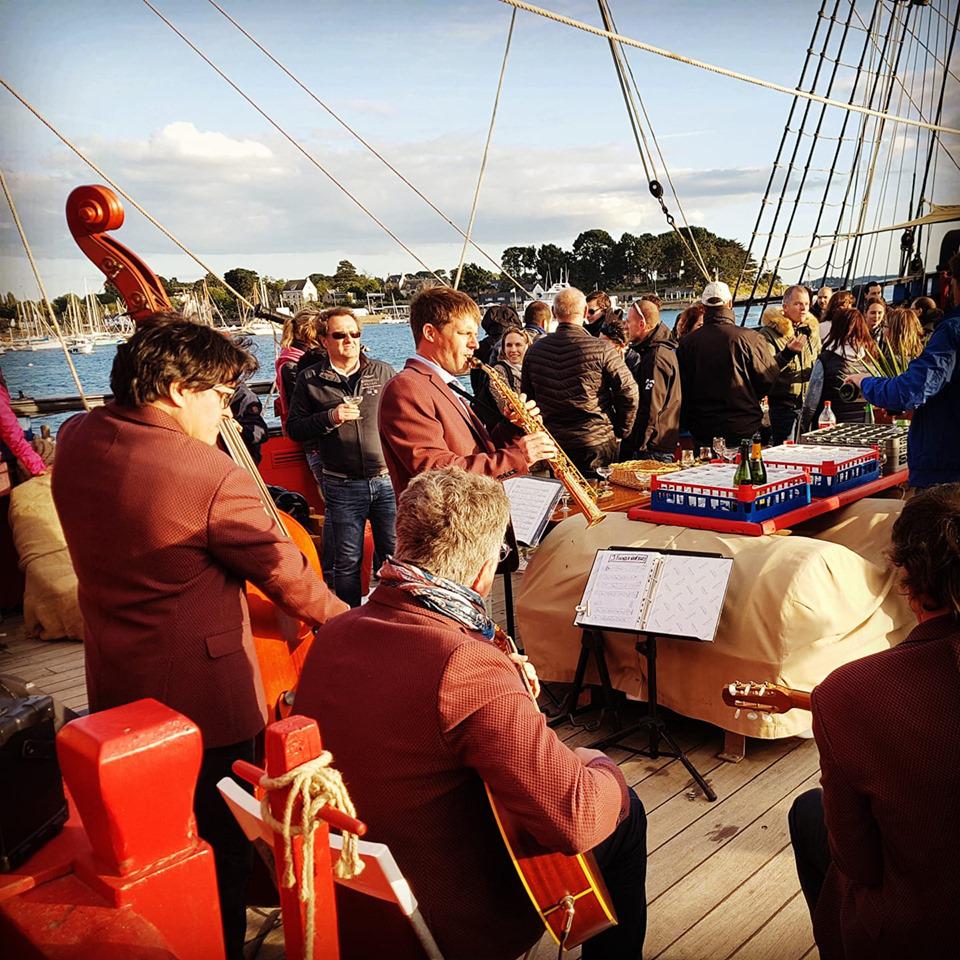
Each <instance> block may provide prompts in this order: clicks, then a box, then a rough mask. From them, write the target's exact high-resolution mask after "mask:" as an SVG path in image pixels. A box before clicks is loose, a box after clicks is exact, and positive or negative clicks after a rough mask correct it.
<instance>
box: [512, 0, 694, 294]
mask: <svg viewBox="0 0 960 960" xmlns="http://www.w3.org/2000/svg"><path fill="white" fill-rule="evenodd" d="M598 2H599V5H600V15H601V16H602V17H603V22H604V23H605V24H606V25H607V26H609V27H611V28H612V29H613V30H614V31H615V30H616V24H615V23H614V20H613V14H612V13H611V12H610V8H609V6H608V5H607V2H606V0H598ZM514 13H516V10H514ZM610 53H611V54H612V55H613V65H614V67H615V69H616V71H617V81H618V82H619V84H620V92H621V93H622V94H623V102H624V104H625V106H626V108H627V117H628V119H629V121H630V127H631V129H632V130H633V139H634V141H635V142H636V144H637V151H638V153H639V154H640V162H641V163H642V164H643V172H644V173H645V174H646V177H647V182H648V184H649V189H650V193H651V194H652V195H653V197H654V199H655V200H657V202H658V203H659V204H660V209H661V210H662V211H663V215H664V217H665V218H666V221H667V223H668V224H669V225H670V227H671V228H672V229H673V231H674V233H676V235H677V237H678V238H679V240H680V242H681V244H682V245H683V247H684V249H685V250H686V251H687V256H688V257H689V258H690V259H691V260H692V261H693V263H694V265H695V266H696V267H697V269H698V270H699V271H700V273H701V274H702V275H703V277H704V279H705V280H706V281H707V283H709V282H710V281H711V280H712V279H713V278H712V277H711V276H710V272H709V271H708V270H707V265H706V263H704V260H703V254H702V253H701V252H700V247H699V245H698V244H697V238H696V237H695V236H694V234H693V231H692V230H691V229H690V224H689V223H688V222H687V217H686V214H685V213H684V211H683V207H682V205H681V204H680V198H679V196H678V194H677V188H676V187H675V186H674V183H673V178H672V177H671V176H670V170H669V169H668V167H667V165H666V163H665V161H664V159H663V151H662V150H661V149H660V144H659V142H658V141H657V137H656V133H655V131H654V129H653V125H652V124H651V123H650V117H649V116H648V114H647V110H646V107H644V106H643V99H642V98H641V97H640V91H639V88H638V86H637V82H636V79H635V78H634V76H633V70H632V69H630V64H629V62H628V61H627V58H626V56H625V54H624V51H623V47H622V46H619V45H618V44H617V43H615V42H614V41H613V40H611V41H610ZM628 77H629V80H630V82H631V83H632V85H633V86H632V89H631V86H630V84H628V82H627V81H628ZM634 95H635V96H636V98H637V100H638V101H639V103H640V107H641V109H642V110H643V116H644V119H645V121H646V125H647V127H648V128H649V130H650V137H651V139H652V140H653V142H654V144H655V145H656V148H657V153H658V154H659V156H660V162H661V164H663V168H664V171H665V172H666V175H667V182H668V183H669V184H670V189H671V190H672V191H673V198H674V201H675V202H676V204H677V209H678V210H679V211H680V216H681V218H682V219H683V223H684V226H685V227H686V231H687V232H686V235H684V233H683V232H682V231H681V230H680V228H679V227H678V226H677V224H676V222H675V220H674V217H673V215H672V214H671V213H670V211H669V210H668V209H667V205H666V203H664V200H663V187H662V186H661V185H660V181H659V177H658V175H657V170H656V166H655V163H654V159H653V154H652V152H651V151H650V145H649V144H648V143H647V137H646V131H645V129H644V127H643V125H642V124H641V123H640V116H639V113H638V111H637V107H636V104H635V103H634V102H633V96H634Z"/></svg>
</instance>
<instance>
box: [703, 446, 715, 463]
mask: <svg viewBox="0 0 960 960" xmlns="http://www.w3.org/2000/svg"><path fill="white" fill-rule="evenodd" d="M712 459H713V449H712V448H711V447H701V448H700V462H701V463H709V462H710V461H711V460H712Z"/></svg>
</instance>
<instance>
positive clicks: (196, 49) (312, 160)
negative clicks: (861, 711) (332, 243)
mask: <svg viewBox="0 0 960 960" xmlns="http://www.w3.org/2000/svg"><path fill="white" fill-rule="evenodd" d="M141 2H142V3H143V5H144V6H145V7H147V9H148V10H150V11H152V12H153V13H154V14H156V16H157V17H158V18H159V19H160V20H162V21H163V22H164V23H165V24H166V25H167V26H168V27H169V28H170V29H171V30H172V31H173V32H174V33H175V34H176V35H177V36H178V37H179V38H180V39H181V40H182V41H183V42H184V43H185V44H186V45H187V46H188V47H190V49H191V50H193V52H194V53H195V54H196V55H197V56H198V57H200V59H201V60H203V61H204V63H206V64H207V65H208V66H209V67H210V68H211V69H212V70H213V71H214V73H216V74H217V75H218V76H219V77H220V78H221V79H222V80H224V81H225V82H226V83H227V84H228V85H229V86H230V87H232V88H233V89H234V90H235V91H236V92H237V93H238V94H240V96H241V97H243V99H244V100H246V101H247V103H249V104H250V106H251V107H253V109H254V110H256V111H257V113H259V114H260V116H261V117H263V119H264V120H266V121H267V123H269V124H270V126H272V127H273V128H274V129H275V130H276V131H277V132H278V133H279V134H280V135H281V136H282V137H284V138H285V139H286V140H287V141H289V142H290V144H291V145H292V146H293V147H295V148H296V149H297V150H298V151H299V152H300V153H301V154H303V156H304V157H306V159H307V160H309V161H310V163H312V164H313V165H314V166H315V167H316V168H317V169H318V170H319V171H320V172H321V173H322V174H323V175H324V176H325V177H326V178H327V179H328V180H329V181H330V182H331V183H332V184H333V185H334V186H335V187H337V189H338V190H340V192H341V193H343V194H344V195H345V196H347V197H348V198H349V199H350V200H352V201H353V203H354V204H356V206H358V207H359V208H360V209H361V210H362V211H363V212H364V213H365V214H366V215H367V216H368V217H370V219H371V220H373V222H374V223H375V224H376V225H377V226H378V227H380V229H381V230H383V231H384V233H386V234H387V236H389V237H390V238H391V239H392V240H393V241H394V242H395V243H396V244H397V245H398V246H399V247H401V249H403V250H404V252H406V253H407V254H409V255H410V256H411V257H412V258H413V259H414V260H416V262H417V263H419V264H420V266H421V267H423V269H424V270H426V271H427V273H429V274H430V276H432V277H434V278H436V279H437V280H438V281H439V282H440V283H441V284H443V286H445V287H446V286H449V284H448V283H447V281H446V280H444V279H443V277H441V276H439V275H438V274H437V273H436V272H435V271H434V270H431V269H430V267H428V266H427V265H426V263H424V261H423V260H421V259H420V257H418V256H417V254H415V253H414V252H413V250H411V249H410V247H408V246H407V245H406V244H405V243H404V242H403V241H402V240H401V239H400V238H399V237H398V236H397V235H396V234H395V233H394V232H393V231H392V230H391V229H390V228H389V227H388V226H387V225H386V224H385V223H384V222H383V221H382V220H381V219H380V218H379V217H377V215H376V214H375V213H374V212H373V211H372V210H370V208H369V207H367V206H366V205H365V204H364V203H363V202H362V201H361V200H360V199H358V198H357V197H355V196H354V195H353V194H352V193H351V192H350V191H349V190H348V189H347V187H346V186H344V184H343V183H341V182H340V181H339V180H338V179H337V178H336V177H335V176H334V175H333V174H332V173H331V172H330V171H329V170H327V168H326V167H324V166H323V164H322V163H320V161H319V160H318V159H317V158H316V157H315V156H314V155H313V154H312V153H310V151H309V150H307V148H306V147H304V146H303V145H302V144H301V143H300V142H299V141H298V140H297V139H296V138H295V137H294V136H293V135H292V134H290V133H288V132H287V131H286V129H284V128H283V127H282V126H281V125H280V124H279V123H277V121H276V120H274V119H273V117H271V116H270V114H268V113H267V112H266V110H264V109H263V108H262V107H261V106H260V105H259V104H258V103H257V102H256V101H255V100H254V99H253V98H252V97H250V96H249V95H248V94H247V93H245V92H244V91H243V90H242V89H241V88H240V87H239V86H238V85H237V84H236V83H235V82H234V81H233V80H231V79H230V77H228V76H227V75H226V73H224V72H223V70H221V69H220V67H218V66H217V65H216V64H215V63H214V62H213V61H212V60H211V59H210V58H209V57H208V56H207V55H206V54H205V53H204V52H203V51H202V50H201V49H200V48H199V47H198V46H197V45H196V44H195V43H194V42H193V41H192V40H191V39H190V38H189V37H187V35H186V34H185V33H183V31H181V30H180V29H179V28H178V27H177V26H176V25H175V24H174V23H173V22H172V21H170V20H169V19H167V17H165V16H164V15H163V14H162V13H161V12H160V11H159V10H158V9H157V8H156V7H155V6H154V5H153V4H152V3H151V2H150V0H141ZM244 302H245V303H249V301H247V300H246V298H244Z"/></svg>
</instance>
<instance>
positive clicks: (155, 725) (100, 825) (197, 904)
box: [0, 700, 224, 960]
mask: <svg viewBox="0 0 960 960" xmlns="http://www.w3.org/2000/svg"><path fill="white" fill-rule="evenodd" d="M57 752H58V755H59V758H60V767H61V769H62V771H63V776H64V780H65V782H66V786H67V788H68V791H69V794H70V796H71V798H72V800H73V805H74V808H75V810H76V811H77V812H79V814H80V817H81V818H82V821H83V828H84V830H83V833H84V834H85V837H82V836H81V837H80V838H79V839H80V840H81V841H82V842H77V838H76V831H75V830H74V837H73V839H72V840H71V835H70V830H69V825H68V830H66V831H65V832H64V834H63V835H62V836H61V837H58V838H56V839H55V840H53V841H52V842H51V843H50V844H49V845H48V846H47V847H45V848H44V849H43V850H41V851H40V852H39V853H38V854H37V855H36V856H35V857H34V858H33V860H35V861H37V866H38V867H39V866H41V865H42V864H43V862H44V860H45V859H51V858H56V857H57V855H58V854H57V845H58V844H61V843H62V845H63V852H64V853H65V854H66V859H65V860H64V869H63V870H62V873H60V876H59V879H52V880H51V881H50V882H44V879H43V878H42V875H41V874H40V873H39V870H36V871H35V872H34V877H35V878H36V883H35V884H34V885H33V889H28V890H27V892H25V893H22V894H20V895H16V896H14V897H12V898H11V899H9V900H8V901H6V902H5V903H3V905H2V912H3V917H2V918H0V919H2V921H3V922H5V923H8V924H9V925H10V929H11V930H13V931H15V933H16V936H17V943H16V944H14V949H13V952H12V954H8V955H11V956H16V957H52V956H56V957H62V958H67V957H69V958H71V960H80V958H91V960H93V958H99V957H103V956H106V955H107V954H106V953H105V952H104V951H105V950H108V949H109V950H113V951H116V953H115V955H117V956H124V957H131V958H134V957H153V958H161V957H169V958H177V960H222V958H223V956H224V948H223V935H222V932H221V925H220V906H219V900H218V897H217V881H216V873H215V870H214V863H213V851H212V850H211V849H210V847H209V845H208V844H206V843H204V842H203V841H202V840H200V839H199V837H198V836H197V828H196V822H195V820H194V816H193V793H194V787H195V784H196V779H197V773H198V771H199V769H200V758H201V752H202V743H201V738H200V731H199V730H198V729H197V727H196V726H195V725H194V724H193V723H192V722H191V721H189V720H188V719H187V718H186V717H184V716H183V715H182V714H179V713H177V712H176V711H175V710H171V709H170V708H169V707H165V706H164V705H163V704H161V703H158V702H157V701H156V700H138V701H137V702H136V703H131V704H126V705H124V706H121V707H116V708H114V709H112V710H104V711H102V712H100V713H94V714H91V715H90V716H87V717H81V718H79V719H78V720H74V721H73V722H72V723H69V724H67V725H66V726H65V727H64V728H63V729H62V730H61V731H60V733H59V734H58V736H57ZM68 844H70V846H69V847H68V846H67V845H68ZM33 860H32V861H30V862H29V863H28V864H26V865H25V866H24V869H25V870H29V868H30V866H31V863H33ZM71 861H72V873H71V872H69V868H70V865H71ZM48 875H49V874H48ZM8 932H9V931H8Z"/></svg>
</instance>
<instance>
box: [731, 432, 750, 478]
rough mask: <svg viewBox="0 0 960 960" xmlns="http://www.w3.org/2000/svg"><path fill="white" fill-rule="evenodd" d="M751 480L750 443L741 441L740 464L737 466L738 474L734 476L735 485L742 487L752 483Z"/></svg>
mask: <svg viewBox="0 0 960 960" xmlns="http://www.w3.org/2000/svg"><path fill="white" fill-rule="evenodd" d="M751 482H752V481H751V479H750V441H749V440H741V441H740V462H739V463H738V464H737V472H736V473H735V474H734V475H733V485H734V486H735V487H741V486H743V485H744V484H749V483H751Z"/></svg>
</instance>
